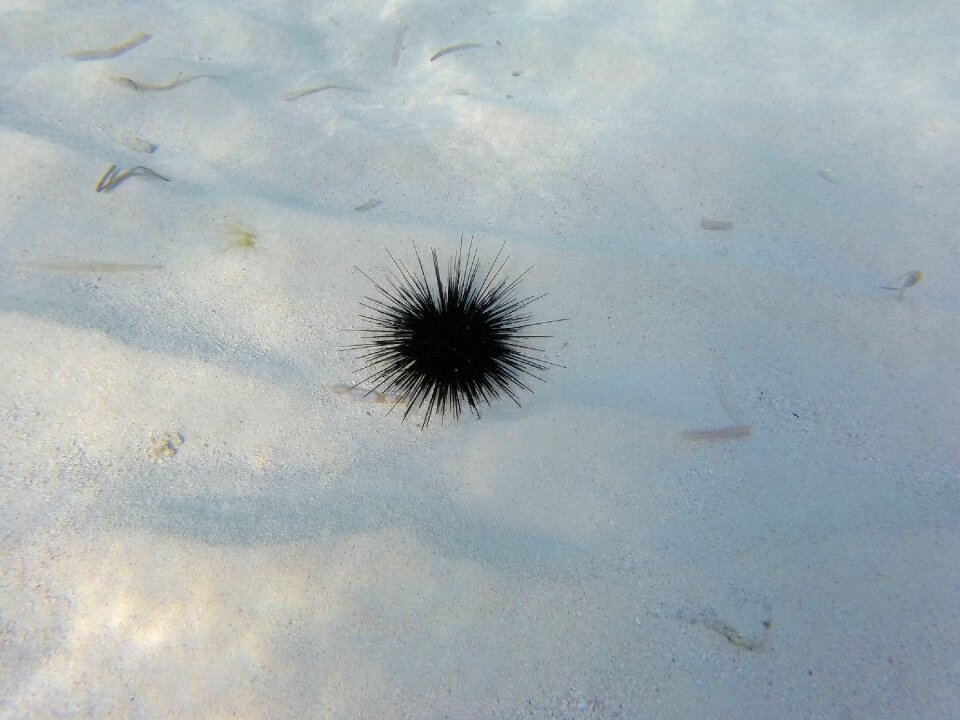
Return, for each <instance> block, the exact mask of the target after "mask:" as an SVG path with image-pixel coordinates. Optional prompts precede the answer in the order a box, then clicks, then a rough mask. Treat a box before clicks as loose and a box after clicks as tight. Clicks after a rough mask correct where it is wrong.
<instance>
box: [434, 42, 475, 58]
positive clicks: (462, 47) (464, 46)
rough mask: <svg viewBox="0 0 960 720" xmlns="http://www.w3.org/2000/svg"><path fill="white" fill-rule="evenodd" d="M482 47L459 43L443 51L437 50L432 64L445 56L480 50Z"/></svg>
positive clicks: (470, 43)
mask: <svg viewBox="0 0 960 720" xmlns="http://www.w3.org/2000/svg"><path fill="white" fill-rule="evenodd" d="M480 47H483V45H481V44H480V43H475V42H465V43H459V44H458V45H451V46H450V47H445V48H443V50H437V52H435V53H434V54H433V55H432V56H431V58H430V62H433V61H434V60H437V59H439V58H442V57H443V56H444V55H449V54H450V53H455V52H459V51H461V50H470V49H471V48H480Z"/></svg>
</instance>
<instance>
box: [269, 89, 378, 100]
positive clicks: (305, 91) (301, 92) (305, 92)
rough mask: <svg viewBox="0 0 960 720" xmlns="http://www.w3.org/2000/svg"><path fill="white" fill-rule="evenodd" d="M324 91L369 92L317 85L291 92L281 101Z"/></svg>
mask: <svg viewBox="0 0 960 720" xmlns="http://www.w3.org/2000/svg"><path fill="white" fill-rule="evenodd" d="M324 90H349V91H351V92H369V90H365V89H364V88H359V87H350V86H348V85H317V86H316V87H309V88H303V89H302V90H292V91H291V92H288V93H287V94H286V95H284V96H283V99H284V100H286V101H287V102H289V101H291V100H297V99H299V98H302V97H306V96H307V95H313V94H314V93H318V92H323V91H324Z"/></svg>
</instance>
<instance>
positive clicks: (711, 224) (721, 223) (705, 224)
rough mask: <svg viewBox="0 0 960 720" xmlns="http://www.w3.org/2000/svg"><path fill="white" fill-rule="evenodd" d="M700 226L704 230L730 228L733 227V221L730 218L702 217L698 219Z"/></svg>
mask: <svg viewBox="0 0 960 720" xmlns="http://www.w3.org/2000/svg"><path fill="white" fill-rule="evenodd" d="M700 227H702V228H703V229H704V230H730V229H732V228H733V223H732V222H731V221H730V220H711V219H710V218H703V219H702V220H701V221H700Z"/></svg>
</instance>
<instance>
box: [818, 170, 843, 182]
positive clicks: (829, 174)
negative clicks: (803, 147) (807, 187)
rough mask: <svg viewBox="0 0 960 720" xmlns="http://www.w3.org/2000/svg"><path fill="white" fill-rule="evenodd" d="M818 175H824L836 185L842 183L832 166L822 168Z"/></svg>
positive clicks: (824, 177)
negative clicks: (831, 168)
mask: <svg viewBox="0 0 960 720" xmlns="http://www.w3.org/2000/svg"><path fill="white" fill-rule="evenodd" d="M817 175H819V176H820V177H822V178H823V179H824V180H826V181H827V182H829V183H833V184H834V185H839V184H840V181H839V180H837V178H836V176H835V175H834V174H833V171H832V170H830V168H823V169H821V170H817Z"/></svg>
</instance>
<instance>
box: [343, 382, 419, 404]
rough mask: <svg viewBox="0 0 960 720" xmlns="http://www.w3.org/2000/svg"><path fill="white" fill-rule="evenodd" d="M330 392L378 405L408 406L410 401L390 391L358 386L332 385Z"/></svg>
mask: <svg viewBox="0 0 960 720" xmlns="http://www.w3.org/2000/svg"><path fill="white" fill-rule="evenodd" d="M330 392H332V393H334V394H336V395H348V396H350V397H351V398H353V399H354V400H365V401H367V402H374V403H377V404H378V405H399V404H407V403H409V402H410V401H409V400H408V399H407V398H406V397H404V396H403V395H399V394H397V393H394V392H391V391H389V390H386V391H380V390H376V389H374V388H365V387H360V386H357V385H331V386H330Z"/></svg>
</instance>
